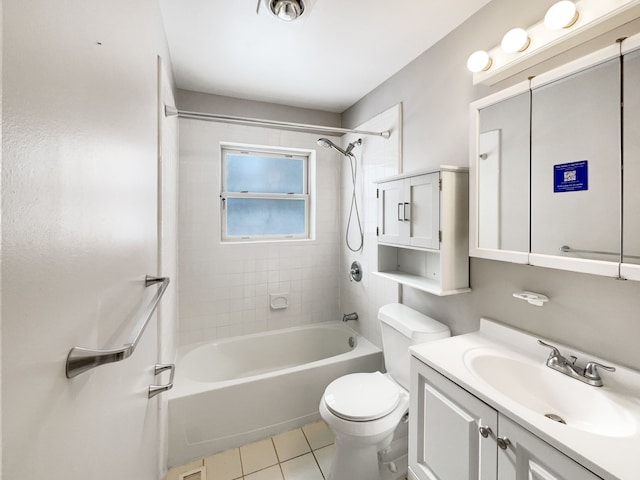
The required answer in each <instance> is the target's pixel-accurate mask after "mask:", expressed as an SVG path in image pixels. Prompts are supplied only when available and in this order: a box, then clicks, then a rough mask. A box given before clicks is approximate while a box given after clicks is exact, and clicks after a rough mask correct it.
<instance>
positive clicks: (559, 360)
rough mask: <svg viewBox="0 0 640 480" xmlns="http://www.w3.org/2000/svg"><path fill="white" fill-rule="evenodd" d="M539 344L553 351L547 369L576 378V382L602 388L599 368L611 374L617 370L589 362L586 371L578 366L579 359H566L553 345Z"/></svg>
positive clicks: (548, 359)
mask: <svg viewBox="0 0 640 480" xmlns="http://www.w3.org/2000/svg"><path fill="white" fill-rule="evenodd" d="M538 343H539V344H540V345H542V346H544V347H548V348H550V349H551V353H550V354H549V358H547V367H549V368H552V369H553V370H556V371H558V372H560V373H564V374H565V375H568V376H569V377H571V378H575V379H576V380H580V381H581V382H584V383H586V384H587V385H592V386H594V387H601V386H602V378H601V377H600V372H598V367H600V368H603V369H604V370H607V371H609V372H615V371H616V369H615V368H614V367H608V366H606V365H602V364H601V363H598V362H588V363H587V365H586V366H585V367H584V369H582V368H580V367H578V366H576V360H577V357H574V356H573V355H572V356H570V357H569V359H566V358H565V357H563V356H562V354H561V353H560V350H558V349H557V348H556V347H554V346H553V345H549V344H548V343H545V342H543V341H542V340H538Z"/></svg>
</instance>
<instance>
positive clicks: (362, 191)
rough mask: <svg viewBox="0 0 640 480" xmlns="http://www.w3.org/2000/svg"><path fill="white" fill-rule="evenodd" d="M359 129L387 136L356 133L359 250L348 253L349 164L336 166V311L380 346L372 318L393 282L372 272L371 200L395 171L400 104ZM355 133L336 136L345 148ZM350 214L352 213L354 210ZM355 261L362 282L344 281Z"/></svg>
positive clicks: (394, 289) (391, 294)
mask: <svg viewBox="0 0 640 480" xmlns="http://www.w3.org/2000/svg"><path fill="white" fill-rule="evenodd" d="M357 129H359V130H367V131H374V132H379V131H384V130H390V131H391V135H390V137H389V138H388V139H385V138H383V137H378V136H362V146H361V147H356V149H355V150H354V153H355V154H356V157H357V159H358V180H357V183H356V194H357V199H358V206H359V211H360V218H361V219H362V222H363V226H364V245H363V248H362V250H361V251H359V252H352V251H350V250H349V249H348V248H347V246H346V244H345V242H344V240H342V239H344V237H345V235H346V226H347V220H348V218H349V205H350V203H351V190H352V181H351V173H350V171H349V163H348V162H347V161H346V160H345V161H344V162H343V164H342V189H341V197H342V223H341V227H340V228H341V235H340V237H341V247H340V248H341V262H340V284H341V285H340V309H341V312H345V313H346V312H354V311H355V312H358V315H359V317H360V319H359V320H358V322H357V323H355V324H354V323H353V322H349V323H350V324H351V326H352V327H354V328H356V329H358V330H359V331H360V333H362V334H363V335H364V336H365V337H367V338H368V339H369V340H371V341H372V342H374V343H375V344H376V345H378V346H379V347H382V340H381V336H380V326H379V324H378V320H377V316H378V310H379V309H380V307H381V306H382V305H385V304H387V303H393V302H397V301H398V285H397V284H396V283H395V282H393V281H390V280H388V279H385V278H382V277H379V276H377V275H374V274H373V272H375V271H377V269H378V243H377V238H376V226H377V224H378V221H377V212H378V208H377V199H376V187H377V185H376V184H374V183H373V182H374V181H375V180H379V179H382V178H385V177H389V176H393V175H397V174H398V172H399V168H400V166H401V158H402V157H401V145H402V108H401V105H396V106H395V107H392V108H390V109H389V110H386V111H385V112H382V113H381V114H379V115H377V116H375V117H374V118H372V119H371V120H368V121H367V122H365V123H364V124H362V125H360V126H358V127H357ZM356 138H359V135H355V134H347V135H345V136H343V137H342V139H341V144H342V146H343V147H346V146H347V144H348V143H349V142H352V141H354V140H355V139H356ZM354 215H355V214H354ZM354 232H357V226H356V223H355V222H354V223H353V224H352V227H351V229H350V233H351V236H350V238H351V241H350V243H351V244H357V238H356V236H355V234H354ZM354 260H357V261H358V262H360V264H361V265H362V270H363V276H362V281H360V282H352V281H349V277H348V274H347V273H348V269H349V266H350V265H351V262H353V261H354Z"/></svg>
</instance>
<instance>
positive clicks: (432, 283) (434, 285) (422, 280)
mask: <svg viewBox="0 0 640 480" xmlns="http://www.w3.org/2000/svg"><path fill="white" fill-rule="evenodd" d="M373 274H374V275H378V276H380V277H383V278H387V279H389V280H393V281H394V282H398V283H401V284H402V285H406V286H408V287H411V288H415V289H417V290H422V291H423V292H428V293H432V294H434V295H438V296H446V295H454V294H456V293H465V292H470V291H471V289H470V288H458V289H454V290H443V289H442V284H441V283H440V281H438V280H432V279H430V278H426V277H422V276H420V275H414V274H411V273H405V272H400V271H395V272H373Z"/></svg>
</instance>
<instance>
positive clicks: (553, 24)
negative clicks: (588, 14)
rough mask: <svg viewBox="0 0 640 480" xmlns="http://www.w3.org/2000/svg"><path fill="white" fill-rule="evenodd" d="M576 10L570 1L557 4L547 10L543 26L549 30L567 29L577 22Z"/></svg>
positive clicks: (565, 0)
mask: <svg viewBox="0 0 640 480" xmlns="http://www.w3.org/2000/svg"><path fill="white" fill-rule="evenodd" d="M578 15H579V13H578V9H577V8H576V6H575V4H574V3H573V2H572V1H570V0H563V1H561V2H558V3H556V4H554V5H552V6H551V8H549V10H547V13H546V14H545V16H544V25H545V27H547V28H548V29H549V30H561V29H563V28H569V27H570V26H571V25H573V24H574V23H576V20H578Z"/></svg>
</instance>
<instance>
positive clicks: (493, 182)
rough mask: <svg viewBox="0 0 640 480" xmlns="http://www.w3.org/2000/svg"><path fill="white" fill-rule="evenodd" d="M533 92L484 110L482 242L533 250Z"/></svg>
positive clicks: (480, 157) (484, 245) (480, 181)
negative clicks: (531, 229)
mask: <svg viewBox="0 0 640 480" xmlns="http://www.w3.org/2000/svg"><path fill="white" fill-rule="evenodd" d="M529 97H530V96H529V92H524V93H520V94H519V95H516V96H514V97H511V98H507V99H505V100H502V101H500V102H498V103H495V104H493V105H489V106H487V107H484V108H481V109H480V110H479V113H478V115H479V127H478V156H477V160H476V162H477V163H476V165H477V170H476V171H477V199H478V206H479V209H478V240H477V242H478V247H479V248H481V249H494V250H511V251H518V252H528V251H529V102H530V99H529Z"/></svg>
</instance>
